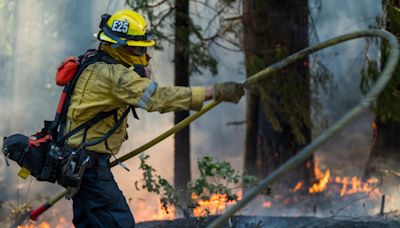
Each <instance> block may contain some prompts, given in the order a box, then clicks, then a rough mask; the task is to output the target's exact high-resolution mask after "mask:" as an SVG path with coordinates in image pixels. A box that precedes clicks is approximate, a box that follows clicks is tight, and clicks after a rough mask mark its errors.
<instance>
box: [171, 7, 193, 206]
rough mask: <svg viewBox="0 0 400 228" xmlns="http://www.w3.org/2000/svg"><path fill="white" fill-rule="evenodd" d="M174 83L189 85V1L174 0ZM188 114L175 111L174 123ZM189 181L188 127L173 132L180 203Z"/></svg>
mask: <svg viewBox="0 0 400 228" xmlns="http://www.w3.org/2000/svg"><path fill="white" fill-rule="evenodd" d="M175 6H176V9H175V85H176V86H189V29H188V27H189V1H188V0H176V1H175ZM188 116H189V111H181V112H175V122H174V123H175V124H177V123H179V122H180V121H182V120H183V119H185V118H186V117H188ZM189 181H190V129H189V127H185V128H184V129H182V130H181V131H179V132H178V133H176V134H175V168H174V184H175V187H176V188H177V189H178V198H179V201H180V203H181V204H184V202H185V200H184V199H185V196H186V192H185V189H186V183H187V182H189Z"/></svg>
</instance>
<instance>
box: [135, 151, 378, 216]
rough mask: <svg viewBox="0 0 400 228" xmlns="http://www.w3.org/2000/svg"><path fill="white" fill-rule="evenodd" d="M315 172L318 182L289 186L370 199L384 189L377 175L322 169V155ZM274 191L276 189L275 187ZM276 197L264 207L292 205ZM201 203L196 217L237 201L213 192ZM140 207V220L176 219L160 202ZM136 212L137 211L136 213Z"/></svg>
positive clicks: (375, 197)
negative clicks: (343, 174) (364, 178)
mask: <svg viewBox="0 0 400 228" xmlns="http://www.w3.org/2000/svg"><path fill="white" fill-rule="evenodd" d="M314 164H315V166H314V167H315V168H314V174H315V177H316V179H317V180H316V181H315V183H313V185H312V186H311V187H308V186H305V184H304V183H303V182H302V181H300V182H298V183H297V184H296V185H295V186H294V187H293V188H292V189H289V192H290V193H295V192H297V191H299V190H301V189H303V190H305V189H308V190H307V191H308V192H309V193H310V194H317V193H322V192H329V193H330V194H332V195H337V196H338V197H344V196H350V195H354V194H357V193H363V194H367V195H369V197H370V198H371V199H378V198H379V197H380V196H381V195H382V193H381V191H380V189H379V188H377V184H378V182H379V181H378V179H376V178H370V179H368V180H367V181H365V182H363V181H362V180H361V179H360V178H358V177H356V176H352V177H340V176H333V175H332V173H331V170H329V169H326V170H322V169H321V168H320V164H319V159H316V160H315V163H314ZM273 192H274V191H273ZM237 195H238V196H239V197H238V198H239V200H240V199H241V198H242V192H238V193H237ZM197 198H198V197H197V196H196V195H192V199H197ZM272 199H273V200H265V201H263V202H261V204H262V207H263V208H273V207H274V204H275V203H276V202H275V200H276V201H279V202H282V203H283V204H284V205H290V203H291V201H290V199H285V197H283V196H282V195H279V194H276V195H273V196H272ZM198 204H199V207H197V208H196V209H194V210H193V215H194V216H196V217H202V216H207V215H216V214H220V213H222V212H224V211H225V209H226V208H227V207H229V206H230V205H232V204H234V202H227V198H226V196H225V195H218V194H213V195H212V196H211V197H210V200H199V201H198ZM139 208H140V210H138V211H145V212H146V213H141V216H139V218H138V220H139V221H149V220H173V219H174V218H175V209H174V208H169V209H168V210H169V213H168V214H167V213H166V212H165V211H163V210H161V206H160V205H159V206H158V210H157V212H155V213H154V212H153V213H148V212H150V211H151V210H153V211H154V207H151V208H150V206H149V204H146V203H143V204H141V205H139ZM136 216H137V215H136Z"/></svg>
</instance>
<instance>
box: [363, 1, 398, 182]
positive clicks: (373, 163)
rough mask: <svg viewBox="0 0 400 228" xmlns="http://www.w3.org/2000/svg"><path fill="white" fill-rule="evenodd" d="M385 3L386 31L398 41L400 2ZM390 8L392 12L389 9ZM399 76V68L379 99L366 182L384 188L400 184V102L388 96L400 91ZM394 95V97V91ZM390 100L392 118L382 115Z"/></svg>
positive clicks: (394, 97)
mask: <svg viewBox="0 0 400 228" xmlns="http://www.w3.org/2000/svg"><path fill="white" fill-rule="evenodd" d="M384 3H385V4H384V6H385V7H386V11H387V12H388V13H387V14H386V15H387V17H386V23H385V24H386V30H387V31H389V32H391V33H393V34H395V35H396V36H397V38H400V29H399V27H398V26H396V25H395V24H396V22H395V21H396V20H397V17H394V16H397V14H396V15H393V14H392V13H390V10H394V9H395V8H397V9H400V1H399V0H387V1H384ZM389 7H390V8H391V9H389ZM382 51H383V55H382V61H383V62H384V61H385V58H386V57H387V53H386V49H385V46H383V48H382ZM383 65H384V64H383ZM399 72H400V67H399V66H398V67H397V70H396V71H395V73H394V75H393V78H392V80H391V81H390V82H389V85H388V86H387V87H386V89H385V90H386V91H383V92H382V94H381V95H380V96H379V97H378V102H377V111H376V113H375V114H376V117H375V121H374V124H373V126H374V129H373V139H372V146H371V153H370V155H369V158H368V161H367V165H366V169H365V172H364V179H366V178H369V177H371V176H378V178H379V179H380V180H381V181H382V184H383V186H385V185H386V184H389V185H393V184H394V183H393V182H394V181H396V182H398V183H399V184H400V176H399V174H398V173H399V172H400V168H399V165H398V164H399V163H400V140H399V139H398V136H399V135H400V121H399V116H400V113H399V112H400V108H399V107H398V105H396V103H398V102H399V98H398V97H397V96H394V95H393V94H389V96H388V91H389V90H391V89H392V90H393V88H395V89H394V90H395V92H397V93H398V92H399V91H400V84H399V82H398V81H399V76H400V75H399ZM385 93H386V94H385ZM390 93H393V91H391V92H390ZM389 99H390V101H391V102H392V104H390V105H391V106H392V107H391V108H392V109H390V111H391V112H392V113H391V115H390V116H389V115H388V114H387V113H379V112H380V111H381V110H387V109H386V108H385V107H382V106H384V105H388V100H389ZM391 116H394V117H391ZM385 182H387V183H385Z"/></svg>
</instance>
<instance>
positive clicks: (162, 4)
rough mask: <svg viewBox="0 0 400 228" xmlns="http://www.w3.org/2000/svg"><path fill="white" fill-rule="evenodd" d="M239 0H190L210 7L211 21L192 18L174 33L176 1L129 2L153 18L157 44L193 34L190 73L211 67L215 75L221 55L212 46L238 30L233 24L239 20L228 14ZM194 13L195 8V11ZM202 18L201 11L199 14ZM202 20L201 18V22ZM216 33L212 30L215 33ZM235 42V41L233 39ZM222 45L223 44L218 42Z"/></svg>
mask: <svg viewBox="0 0 400 228" xmlns="http://www.w3.org/2000/svg"><path fill="white" fill-rule="evenodd" d="M235 3H237V4H239V3H238V1H237V0H219V1H215V4H214V5H211V4H210V2H209V1H207V0H204V1H189V5H190V6H191V7H190V8H192V6H193V5H196V4H197V5H200V6H201V7H204V9H205V10H210V11H211V12H212V13H211V15H209V18H210V19H209V21H207V23H206V25H202V26H200V25H199V24H196V22H195V21H194V20H193V19H192V18H188V19H187V22H188V25H187V27H186V28H182V29H181V30H180V31H181V32H182V34H174V32H175V13H176V10H175V5H174V4H175V1H165V0H145V1H133V0H126V4H127V5H128V6H130V7H131V8H132V9H133V10H136V11H138V12H141V13H142V14H143V15H145V16H146V18H147V19H148V21H149V24H150V26H149V27H150V29H151V33H152V34H153V35H154V36H155V37H156V40H157V41H158V42H156V48H157V49H163V46H164V45H165V44H172V45H176V42H177V40H179V39H178V38H177V37H179V35H186V34H188V36H189V37H190V44H189V47H187V50H186V51H187V52H189V64H190V65H189V74H193V73H199V74H202V73H203V70H205V69H207V70H209V71H210V72H211V74H212V75H216V74H218V68H217V65H218V61H217V57H216V56H215V55H214V54H213V53H212V51H211V46H212V44H214V43H217V42H218V40H222V39H224V40H225V38H226V37H227V36H229V35H231V34H232V33H236V30H235V29H234V28H233V27H237V23H236V21H233V22H231V21H225V20H224V17H226V16H230V15H231V14H232V12H231V11H232V10H234V9H236V8H237V7H236V6H237V4H236V5H235ZM191 15H192V12H191ZM198 18H201V15H199V16H198ZM198 23H200V22H198ZM211 33H212V34H211ZM231 43H232V42H231ZM218 46H220V47H221V44H220V43H218Z"/></svg>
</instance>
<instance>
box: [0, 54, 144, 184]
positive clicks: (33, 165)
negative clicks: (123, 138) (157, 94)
mask: <svg viewBox="0 0 400 228" xmlns="http://www.w3.org/2000/svg"><path fill="white" fill-rule="evenodd" d="M99 61H103V62H106V63H109V64H116V63H117V62H116V61H115V60H114V59H112V58H111V57H110V56H108V55H107V54H106V53H104V52H103V51H100V50H94V49H91V50H88V51H86V53H85V54H84V55H81V56H79V58H75V57H69V58H67V59H66V60H65V61H63V62H62V63H61V64H60V66H59V67H58V70H57V77H56V78H57V79H60V80H56V81H57V84H58V85H64V89H63V91H62V93H61V96H60V100H59V102H58V105H57V111H56V115H55V117H54V120H53V121H44V127H43V129H42V130H41V131H40V132H38V133H36V134H34V135H31V136H29V137H28V136H25V135H22V134H14V135H11V136H8V137H4V139H3V148H2V151H3V154H4V156H5V159H6V162H7V164H8V159H11V160H13V161H15V162H17V163H18V165H19V166H20V167H21V168H22V169H21V171H20V173H19V175H20V176H21V177H23V178H26V177H28V176H29V174H31V175H32V176H34V177H35V178H36V179H37V180H39V181H48V182H52V183H54V182H55V181H56V180H57V178H58V177H59V175H60V168H61V167H60V166H61V163H62V161H63V160H64V159H65V153H64V145H65V144H64V143H65V140H67V139H68V138H69V137H71V136H72V135H74V134H76V133H78V132H79V131H81V130H84V134H83V135H84V136H83V141H82V145H81V146H80V148H83V149H84V148H85V147H86V146H93V145H96V144H99V143H101V142H103V141H105V140H106V139H107V138H108V137H110V136H111V135H112V134H113V133H114V131H115V130H116V129H117V128H118V127H119V126H120V125H121V123H122V122H123V120H124V119H125V118H126V116H127V115H128V113H129V111H130V110H132V112H133V115H134V117H135V118H137V115H136V112H135V110H134V108H133V107H132V106H129V107H128V108H127V109H126V110H125V111H124V113H123V114H122V116H121V117H120V118H118V119H116V120H115V123H114V125H113V127H112V128H111V129H110V130H109V131H108V132H107V133H106V134H105V135H103V136H102V137H100V138H98V139H96V140H93V141H90V142H87V141H86V133H87V131H88V129H89V128H90V127H91V126H93V125H94V124H96V123H97V122H99V121H101V120H103V119H104V118H106V117H109V116H111V115H114V116H116V117H117V112H118V109H114V110H111V111H109V112H100V113H98V114H97V115H96V116H94V117H93V118H92V119H90V120H88V121H86V122H84V123H83V124H81V125H80V126H78V127H76V128H75V129H73V130H71V131H70V132H69V133H67V134H66V135H64V134H63V132H64V128H65V125H66V120H67V118H66V115H67V112H68V107H69V104H70V99H71V94H72V91H73V89H74V87H75V84H76V82H77V81H78V78H79V76H80V75H81V73H82V72H83V70H84V69H85V68H86V67H87V66H89V65H90V64H93V63H96V62H99ZM135 69H136V70H135V71H136V72H137V73H138V74H139V75H141V74H140V70H141V67H135ZM141 76H143V75H141Z"/></svg>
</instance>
